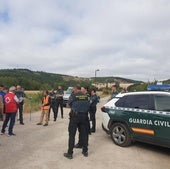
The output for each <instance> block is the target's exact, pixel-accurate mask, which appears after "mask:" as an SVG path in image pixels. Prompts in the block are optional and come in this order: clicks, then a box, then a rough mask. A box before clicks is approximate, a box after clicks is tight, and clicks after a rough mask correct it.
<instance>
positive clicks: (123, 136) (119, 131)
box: [111, 123, 132, 147]
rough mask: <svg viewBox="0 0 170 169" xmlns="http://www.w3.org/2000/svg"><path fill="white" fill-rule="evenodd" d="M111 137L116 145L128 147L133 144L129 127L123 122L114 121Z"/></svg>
mask: <svg viewBox="0 0 170 169" xmlns="http://www.w3.org/2000/svg"><path fill="white" fill-rule="evenodd" d="M111 138H112V140H113V142H114V143H115V144H116V145H119V146H121V147H127V146H129V145H130V144H131V142H132V140H131V136H130V132H129V129H128V127H127V126H126V125H125V124H123V123H114V124H113V125H112V127H111Z"/></svg>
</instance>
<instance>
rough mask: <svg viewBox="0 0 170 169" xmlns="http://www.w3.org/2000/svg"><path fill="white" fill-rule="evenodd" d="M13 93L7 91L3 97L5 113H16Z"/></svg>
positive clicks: (16, 106) (16, 107)
mask: <svg viewBox="0 0 170 169" xmlns="http://www.w3.org/2000/svg"><path fill="white" fill-rule="evenodd" d="M14 97H15V94H14V93H7V94H6V95H5V97H4V100H5V113H16V112H17V109H18V104H17V102H16V101H15V99H14Z"/></svg>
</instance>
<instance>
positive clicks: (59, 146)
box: [0, 99, 170, 169]
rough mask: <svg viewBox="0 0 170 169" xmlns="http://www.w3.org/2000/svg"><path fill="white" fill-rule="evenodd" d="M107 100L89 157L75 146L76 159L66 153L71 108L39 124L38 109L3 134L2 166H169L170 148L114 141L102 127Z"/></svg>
mask: <svg viewBox="0 0 170 169" xmlns="http://www.w3.org/2000/svg"><path fill="white" fill-rule="evenodd" d="M104 103H105V99H101V102H100V104H99V105H98V112H97V131H96V133H94V134H92V135H91V136H90V140H89V156H88V157H84V156H83V155H82V154H81V150H80V149H75V150H74V158H73V159H72V160H69V159H66V158H65V157H63V153H64V152H66V151H67V144H68V132H67V128H68V121H69V120H68V109H64V119H61V116H60V112H59V117H58V119H57V121H56V122H53V121H52V115H51V121H50V122H49V126H48V127H43V126H37V125H36V123H37V122H38V120H39V116H40V112H36V113H32V116H31V121H30V116H29V114H28V115H25V116H24V119H25V125H24V126H21V125H19V123H18V122H16V125H15V127H14V132H15V133H16V136H14V137H8V136H7V135H3V136H2V135H1V136H0V144H1V145H0V169H75V168H79V169H94V168H95V169H104V168H107V169H169V168H170V161H169V160H170V152H169V149H166V148H162V147H158V146H152V145H148V144H142V143H135V144H134V145H132V146H130V147H128V148H121V147H118V146H116V145H114V144H113V142H112V140H111V139H110V137H109V136H107V135H106V134H105V132H104V131H103V130H102V128H101V121H102V119H101V111H100V107H101V105H103V104H104ZM1 126H2V122H0V128H1ZM76 140H77V137H76Z"/></svg>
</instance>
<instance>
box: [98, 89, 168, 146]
mask: <svg viewBox="0 0 170 169" xmlns="http://www.w3.org/2000/svg"><path fill="white" fill-rule="evenodd" d="M101 110H102V112H103V113H102V115H103V122H102V127H103V129H104V131H106V133H107V134H110V135H111V138H112V140H113V142H114V143H115V144H116V145H119V146H122V147H126V146H129V145H130V144H131V143H132V142H133V141H141V142H146V143H150V144H155V145H159V146H164V147H168V148H170V93H169V92H163V91H145V92H129V93H123V94H118V95H117V96H116V97H115V98H113V99H112V100H110V101H109V102H108V103H106V104H105V105H104V106H103V107H102V108H101Z"/></svg>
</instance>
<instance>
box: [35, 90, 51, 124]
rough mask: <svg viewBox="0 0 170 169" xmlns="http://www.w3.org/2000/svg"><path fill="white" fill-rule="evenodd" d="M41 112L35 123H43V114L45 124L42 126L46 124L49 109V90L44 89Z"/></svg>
mask: <svg viewBox="0 0 170 169" xmlns="http://www.w3.org/2000/svg"><path fill="white" fill-rule="evenodd" d="M41 109H42V112H41V116H40V122H39V123H37V125H42V124H43V119H44V115H45V124H44V126H48V112H49V109H50V97H49V92H48V91H45V93H44V97H43V99H42V107H41Z"/></svg>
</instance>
